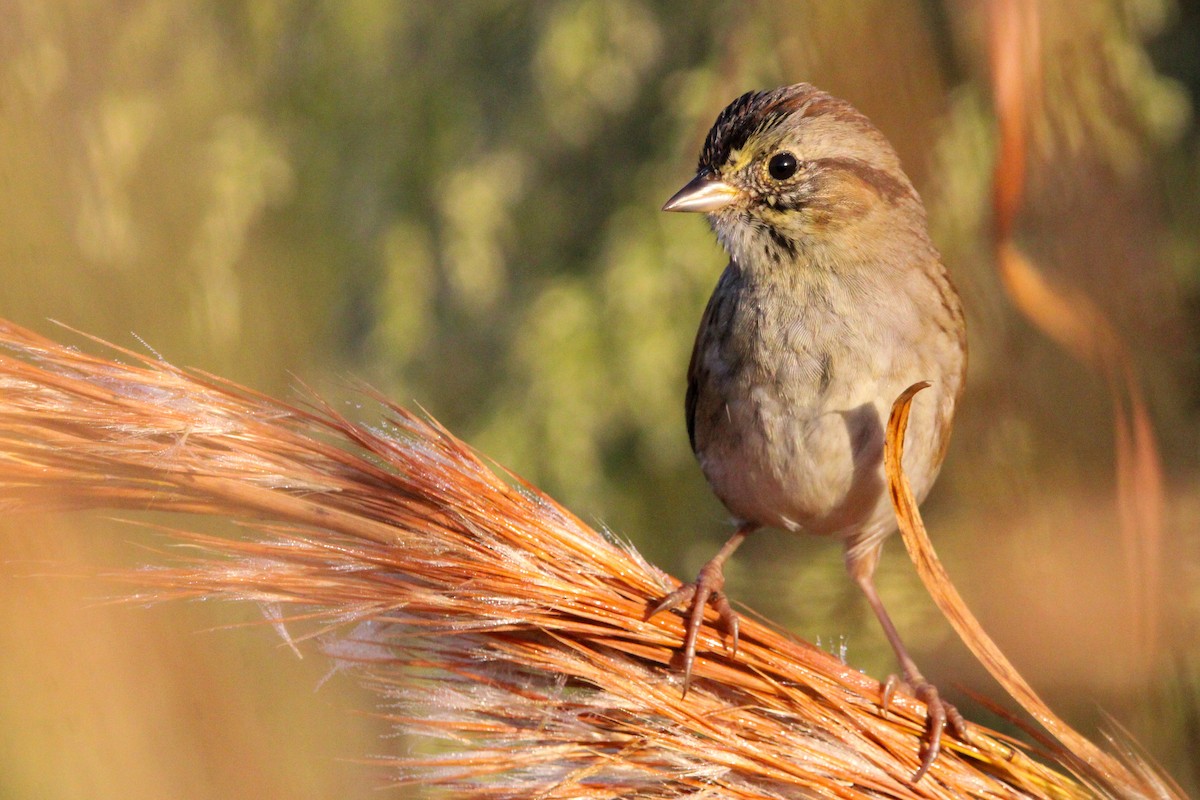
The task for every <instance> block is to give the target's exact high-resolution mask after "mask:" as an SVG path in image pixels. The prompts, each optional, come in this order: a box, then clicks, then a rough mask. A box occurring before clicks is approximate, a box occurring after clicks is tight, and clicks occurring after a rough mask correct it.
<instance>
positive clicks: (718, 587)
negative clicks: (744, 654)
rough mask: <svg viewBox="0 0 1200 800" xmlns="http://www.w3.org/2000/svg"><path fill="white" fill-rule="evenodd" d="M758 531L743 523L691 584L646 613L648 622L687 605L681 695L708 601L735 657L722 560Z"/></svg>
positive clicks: (735, 637)
mask: <svg viewBox="0 0 1200 800" xmlns="http://www.w3.org/2000/svg"><path fill="white" fill-rule="evenodd" d="M757 528H758V525H755V524H751V523H746V524H743V525H742V526H741V527H740V528H738V529H737V532H736V533H735V534H733V536H731V537H729V541H727V542H725V544H724V545H723V546H722V547H721V549H720V550H718V551H717V554H716V555H715V556H713V557H712V558H711V559H709V561H708V563H707V564H705V565H704V566H703V567H701V568H700V574H699V575H697V576H696V580H695V581H694V582H692V583H685V584H683V585H682V586H680V587H679V588H678V589H676V590H675V591H673V592H671V593H670V594H669V595H667V596H666V597H664V598H663V599H662V600H660V601H659V602H658V604H657V605H655V606H654V607H653V608H651V609H650V610H649V611H648V612H647V613H646V619H650V618H651V617H653V616H654V615H655V614H657V613H659V612H660V611H667V610H670V609H672V608H678V607H679V606H682V605H684V604H686V603H690V604H691V606H690V610H689V612H688V620H687V627H686V629H685V630H686V633H685V635H684V638H683V694H684V696H686V695H687V690H688V686H689V685H690V684H691V681H692V663H693V662H694V661H695V660H696V638H697V637H698V636H699V635H700V626H701V625H703V624H704V606H705V605H706V604H708V602H709V601H710V600H711V601H712V604H713V607H714V608H715V609H716V610H717V615H718V616H719V617H720V621H721V626H722V628H724V630H725V632H726V633H727V634H728V635H729V637H730V639H732V640H733V647H732V650H731V652H732V654H733V655H735V656H736V655H737V646H738V617H737V613H735V612H734V610H733V607H732V606H730V605H729V599H728V598H727V597H725V592H724V591H722V590H723V589H724V588H725V572H724V565H725V561H726V560H727V559H728V558H729V557H730V556H731V555H733V551H734V550H737V549H738V546H739V545H741V543H742V542H743V541H745V539H746V537H747V536H749V535H750V534H751V533H753V532H754V531H755V529H757Z"/></svg>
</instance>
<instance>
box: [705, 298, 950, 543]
mask: <svg viewBox="0 0 1200 800" xmlns="http://www.w3.org/2000/svg"><path fill="white" fill-rule="evenodd" d="M738 277H739V279H738V280H731V279H729V276H728V275H726V276H723V277H722V280H721V282H720V283H719V284H718V287H717V293H718V294H722V293H723V295H724V296H723V297H720V298H718V297H717V296H716V295H714V298H713V301H711V303H710V313H709V315H708V317H709V319H708V320H707V321H706V322H707V324H706V328H707V330H701V332H700V334H699V336H698V338H697V342H696V352H695V354H694V364H693V375H692V376H691V379H692V382H693V391H694V393H695V398H694V409H693V412H692V423H693V427H694V432H693V433H694V444H695V450H696V454H697V457H698V459H699V461H700V464H701V467H702V469H703V471H704V474H705V476H706V477H707V478H708V480H709V482H710V483H711V484H712V486H713V489H714V491H715V492H716V494H717V496H718V497H720V499H721V500H722V502H724V503H725V505H726V506H727V507H728V508H729V509H730V511H731V512H733V514H734V515H735V516H737V517H738V518H740V519H744V520H750V521H754V522H758V523H760V524H764V525H770V526H774V527H782V528H786V529H790V530H803V531H806V532H810V533H818V534H850V533H853V532H854V531H856V530H858V529H860V528H862V527H863V526H866V525H871V524H878V523H880V521H887V520H890V508H889V507H888V505H887V496H886V492H885V491H884V483H883V472H882V455H883V441H884V426H885V422H886V415H887V413H888V411H889V410H890V407H891V403H892V401H893V400H894V399H895V397H896V396H898V395H899V394H900V393H901V392H902V391H903V390H904V389H905V388H907V387H908V386H909V385H911V384H912V383H915V382H916V381H918V380H925V379H934V378H936V376H934V375H930V374H927V373H929V372H930V371H931V370H932V367H931V366H930V365H928V364H925V363H923V360H922V358H921V356H920V354H919V353H918V352H915V351H914V350H913V349H912V348H911V347H909V346H908V344H907V343H906V342H904V341H903V337H897V336H895V335H894V334H893V333H892V332H891V329H892V328H894V327H896V326H895V325H894V323H893V322H891V321H888V320H887V319H886V318H884V319H876V317H877V316H878V315H879V314H882V313H883V312H876V311H873V310H871V309H869V308H864V307H862V306H861V305H859V306H854V305H853V302H852V301H853V299H854V298H852V297H848V296H841V295H845V294H846V293H845V292H841V290H840V289H839V287H837V286H827V285H826V286H823V285H821V284H820V283H819V282H809V284H808V285H803V286H798V285H796V283H795V282H792V283H789V282H785V281H779V282H766V283H759V284H753V283H751V282H749V281H747V280H746V279H745V276H738ZM839 293H840V294H839ZM900 305H903V304H902V303H901V304H900ZM890 313H896V312H895V309H892V310H891V312H890ZM901 327H902V326H901ZM936 406H937V400H936V399H935V398H933V397H928V398H919V399H918V405H917V406H916V407H914V411H913V416H912V421H911V423H910V430H912V431H914V433H913V436H914V438H916V437H921V436H925V435H926V434H928V433H929V432H931V431H932V430H933V429H934V428H935V425H934V416H935V413H936V412H935V407H936ZM927 438H928V437H927ZM910 441H911V440H910ZM918 455H919V454H918ZM930 458H932V456H929V457H928V458H926V457H924V456H922V457H921V458H917V459H916V460H915V461H914V471H916V472H921V473H931V474H930V475H929V477H928V480H926V477H925V475H924V474H922V475H920V476H918V479H917V480H914V484H915V487H914V488H915V489H916V490H917V491H918V493H919V494H920V495H921V496H923V494H924V491H925V490H926V489H927V486H928V484H929V483H932V473H936V466H934V467H933V469H929V467H928V466H927V462H928V461H929V460H930ZM909 460H910V459H909V458H908V457H906V465H907V462H908V461H909ZM917 461H919V462H920V463H916V462H917Z"/></svg>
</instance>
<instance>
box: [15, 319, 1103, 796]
mask: <svg viewBox="0 0 1200 800" xmlns="http://www.w3.org/2000/svg"><path fill="white" fill-rule="evenodd" d="M373 400H374V401H376V402H377V403H378V404H379V406H380V409H381V419H380V421H379V422H378V423H377V424H374V425H368V424H364V423H361V422H355V421H352V420H349V419H347V418H345V417H344V416H343V415H342V414H340V413H339V412H338V411H336V410H335V409H333V408H331V407H329V406H328V405H326V404H323V403H322V402H320V401H319V400H317V399H315V398H313V399H310V400H309V401H308V402H307V403H306V404H304V405H293V404H288V403H283V402H280V401H277V400H273V399H271V398H268V397H264V396H262V395H260V394H257V393H255V392H253V391H250V390H248V389H245V388H243V387H239V386H236V385H232V384H230V383H228V382H226V381H223V380H221V379H219V378H215V377H213V376H211V375H205V374H202V373H197V372H191V371H187V370H183V369H179V368H177V367H174V366H172V365H170V364H168V363H165V362H164V361H162V360H159V359H157V358H152V357H148V356H144V355H141V354H138V353H134V352H131V351H128V350H122V349H115V359H109V358H103V357H99V356H94V355H89V354H87V353H85V352H82V351H80V350H78V349H75V348H71V347H67V346H64V345H61V344H58V343H56V342H53V341H50V340H47V339H45V338H43V337H40V336H38V335H36V334H34V333H32V332H30V331H28V330H25V329H23V328H20V327H18V326H16V325H13V324H11V323H7V322H3V321H0V508H2V509H3V510H4V511H5V512H6V513H10V514H11V513H13V512H18V511H32V510H44V509H94V508H106V509H114V508H116V509H129V510H137V511H141V510H151V509H152V510H159V511H171V512H187V513H197V514H207V515H213V516H216V517H220V518H225V519H229V520H231V521H232V520H236V521H239V522H240V523H242V524H241V525H240V526H236V527H235V526H233V525H231V526H230V530H231V533H230V536H229V537H228V538H224V537H213V536H205V535H200V534H195V533H187V532H173V533H171V534H169V535H171V536H173V537H175V538H176V539H178V540H181V541H185V542H187V543H189V544H190V545H191V547H189V548H187V549H186V551H184V552H186V553H188V554H189V555H186V556H181V557H179V558H176V559H174V560H173V561H172V562H171V563H169V564H156V565H153V568H151V569H147V570H143V571H139V572H137V573H135V574H132V575H125V576H123V577H124V578H125V579H128V580H132V581H134V582H135V583H136V584H137V585H138V587H139V589H138V590H137V591H139V595H138V596H139V597H141V598H155V599H159V598H183V597H224V598H235V599H241V600H247V601H250V602H253V603H258V604H261V605H262V606H263V607H264V608H265V609H267V610H268V613H269V615H270V616H271V617H272V618H273V619H275V620H277V621H279V622H280V623H281V627H282V624H283V623H286V625H287V626H288V627H289V628H291V629H292V630H293V631H295V633H296V637H297V638H299V637H300V636H317V637H319V641H320V643H321V644H320V646H321V647H322V648H323V650H324V652H326V653H327V654H328V655H329V656H330V657H331V658H333V659H334V660H335V661H336V663H337V664H338V665H339V666H340V667H342V668H344V669H345V670H348V671H350V672H352V673H353V674H354V675H355V676H356V677H357V678H358V679H359V680H361V681H363V682H365V683H366V684H367V685H369V686H370V687H371V688H373V689H374V690H376V691H377V692H378V693H379V694H380V695H381V696H382V697H383V698H384V701H385V703H386V704H387V705H388V706H389V707H390V708H391V709H392V714H391V718H392V720H393V721H394V724H395V726H396V728H397V729H398V730H399V731H402V732H404V733H407V734H412V735H417V736H421V737H424V738H425V739H426V740H427V741H428V742H430V743H431V745H432V746H430V747H428V748H426V749H425V751H424V752H425V753H426V754H424V755H408V756H397V757H396V758H395V759H394V765H393V766H394V769H395V771H396V775H397V776H398V779H399V780H400V781H401V782H420V783H423V784H427V785H430V786H435V787H440V788H441V789H442V790H443V794H444V796H449V797H494V798H529V797H538V798H592V797H595V798H599V797H608V798H611V797H638V798H656V797H662V798H666V797H681V796H685V795H701V796H712V797H731V798H779V797H809V796H823V797H836V798H847V799H848V800H849V799H851V798H879V797H893V798H915V797H940V798H949V797H979V798H983V797H1030V798H1074V797H1086V796H1093V795H1094V794H1096V793H1097V790H1096V789H1095V788H1094V787H1088V786H1086V785H1085V784H1083V783H1081V782H1079V781H1077V780H1075V779H1073V778H1071V777H1069V776H1068V775H1067V774H1065V773H1063V772H1059V771H1056V770H1054V769H1051V768H1049V767H1046V766H1043V765H1041V764H1039V763H1037V762H1036V761H1034V760H1033V759H1031V758H1030V757H1029V756H1028V755H1027V754H1026V752H1025V751H1024V750H1023V749H1021V748H1020V747H1019V746H1017V745H1015V744H1014V743H1012V742H1010V741H1007V740H1005V739H1004V738H1003V737H1001V736H999V735H997V734H993V733H990V732H988V731H986V730H984V729H981V728H978V727H973V731H972V734H973V735H972V741H971V743H970V745H966V744H963V743H961V742H957V741H947V742H945V743H944V744H943V751H942V754H941V755H940V756H939V758H938V759H937V762H936V763H935V764H934V766H933V768H932V770H931V771H930V773H929V775H927V776H926V777H925V778H924V779H923V780H922V781H921V782H920V783H918V784H915V785H914V784H913V783H911V782H910V780H909V779H910V776H911V775H912V774H913V772H914V770H915V769H916V767H917V763H918V749H919V740H920V737H921V734H922V730H923V727H924V723H925V720H924V707H923V706H922V705H921V704H920V703H919V702H917V701H915V700H913V699H912V698H910V697H907V696H904V695H897V696H896V697H895V698H894V700H893V703H892V705H891V707H890V708H889V709H888V710H887V711H886V712H885V711H883V710H881V709H880V707H879V693H880V686H879V683H878V681H877V680H875V679H873V678H870V677H867V676H865V675H863V674H861V673H859V672H858V671H856V670H854V669H852V668H850V667H847V666H846V665H844V664H842V663H841V662H839V661H838V660H837V659H835V658H834V657H833V656H831V655H829V654H827V653H825V652H822V651H820V650H817V649H816V648H814V647H811V646H809V645H807V644H805V643H803V642H799V641H797V640H795V639H793V638H791V637H789V636H786V635H784V634H783V633H780V632H779V631H777V630H774V629H772V628H770V627H767V626H764V625H762V624H758V623H755V622H754V621H752V620H749V619H747V620H745V624H744V626H743V628H742V638H741V646H740V647H739V650H738V653H737V657H736V658H731V657H729V654H728V653H727V652H726V651H725V649H724V648H723V643H722V641H721V638H720V635H719V633H718V632H717V631H716V630H715V628H714V627H712V625H711V623H712V622H714V621H715V619H714V618H713V617H712V615H711V612H710V617H709V623H710V624H709V625H706V627H705V629H704V631H703V633H702V634H701V642H700V647H699V650H700V656H699V657H698V659H697V662H696V668H695V678H694V683H693V688H692V691H691V692H689V694H688V696H687V698H686V699H683V698H681V694H680V676H679V674H678V671H677V669H675V668H674V667H673V666H672V659H673V657H674V656H675V654H676V652H677V648H678V645H679V642H680V639H681V636H682V625H681V622H680V618H679V617H678V616H676V615H661V616H659V617H656V618H655V619H654V620H651V621H649V622H644V621H642V618H643V614H644V612H645V610H646V607H647V603H648V602H650V601H651V600H652V599H655V598H658V597H660V596H661V595H662V593H663V590H664V589H665V588H669V587H670V586H671V585H673V583H674V581H673V579H671V578H670V577H668V576H667V575H665V574H664V573H663V572H661V571H660V570H658V569H656V568H655V567H653V566H652V565H650V564H648V563H646V562H645V561H644V560H643V559H642V558H640V557H639V556H638V554H637V553H636V552H635V551H634V550H633V549H632V548H631V547H629V546H628V545H625V544H623V543H620V542H616V541H613V540H612V539H611V538H609V537H606V536H604V535H602V534H600V533H598V532H596V531H594V530H592V529H591V528H589V527H588V526H587V525H585V524H583V523H582V522H580V521H579V520H578V519H576V518H575V517H574V516H573V515H572V514H571V513H570V512H568V511H567V510H565V509H564V508H562V507H561V506H559V505H558V504H556V503H555V502H554V501H553V500H551V499H550V498H549V497H547V496H545V495H544V494H542V493H541V492H539V491H537V490H536V489H535V488H533V487H532V486H530V485H528V484H526V483H524V482H522V481H520V480H519V479H517V478H515V477H514V476H512V475H508V474H503V473H500V472H498V471H497V470H496V469H493V468H492V467H490V466H488V464H487V463H485V462H484V460H483V459H481V458H480V456H479V455H477V454H476V453H475V452H474V451H472V450H471V449H470V448H469V447H468V446H467V445H465V444H464V443H463V442H461V441H459V440H458V439H456V438H455V437H454V436H453V435H452V434H450V433H449V432H448V431H447V430H445V429H444V428H442V427H440V426H439V425H438V424H437V423H436V422H433V421H432V420H429V419H426V418H422V417H419V416H416V415H414V414H412V413H410V412H408V411H405V410H404V409H402V408H399V407H397V406H395V405H392V404H389V403H387V402H386V401H384V400H383V399H382V398H379V397H373ZM235 531H236V533H235ZM247 532H248V533H247ZM1100 793H1103V791H1102V790H1101V791H1100Z"/></svg>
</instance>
